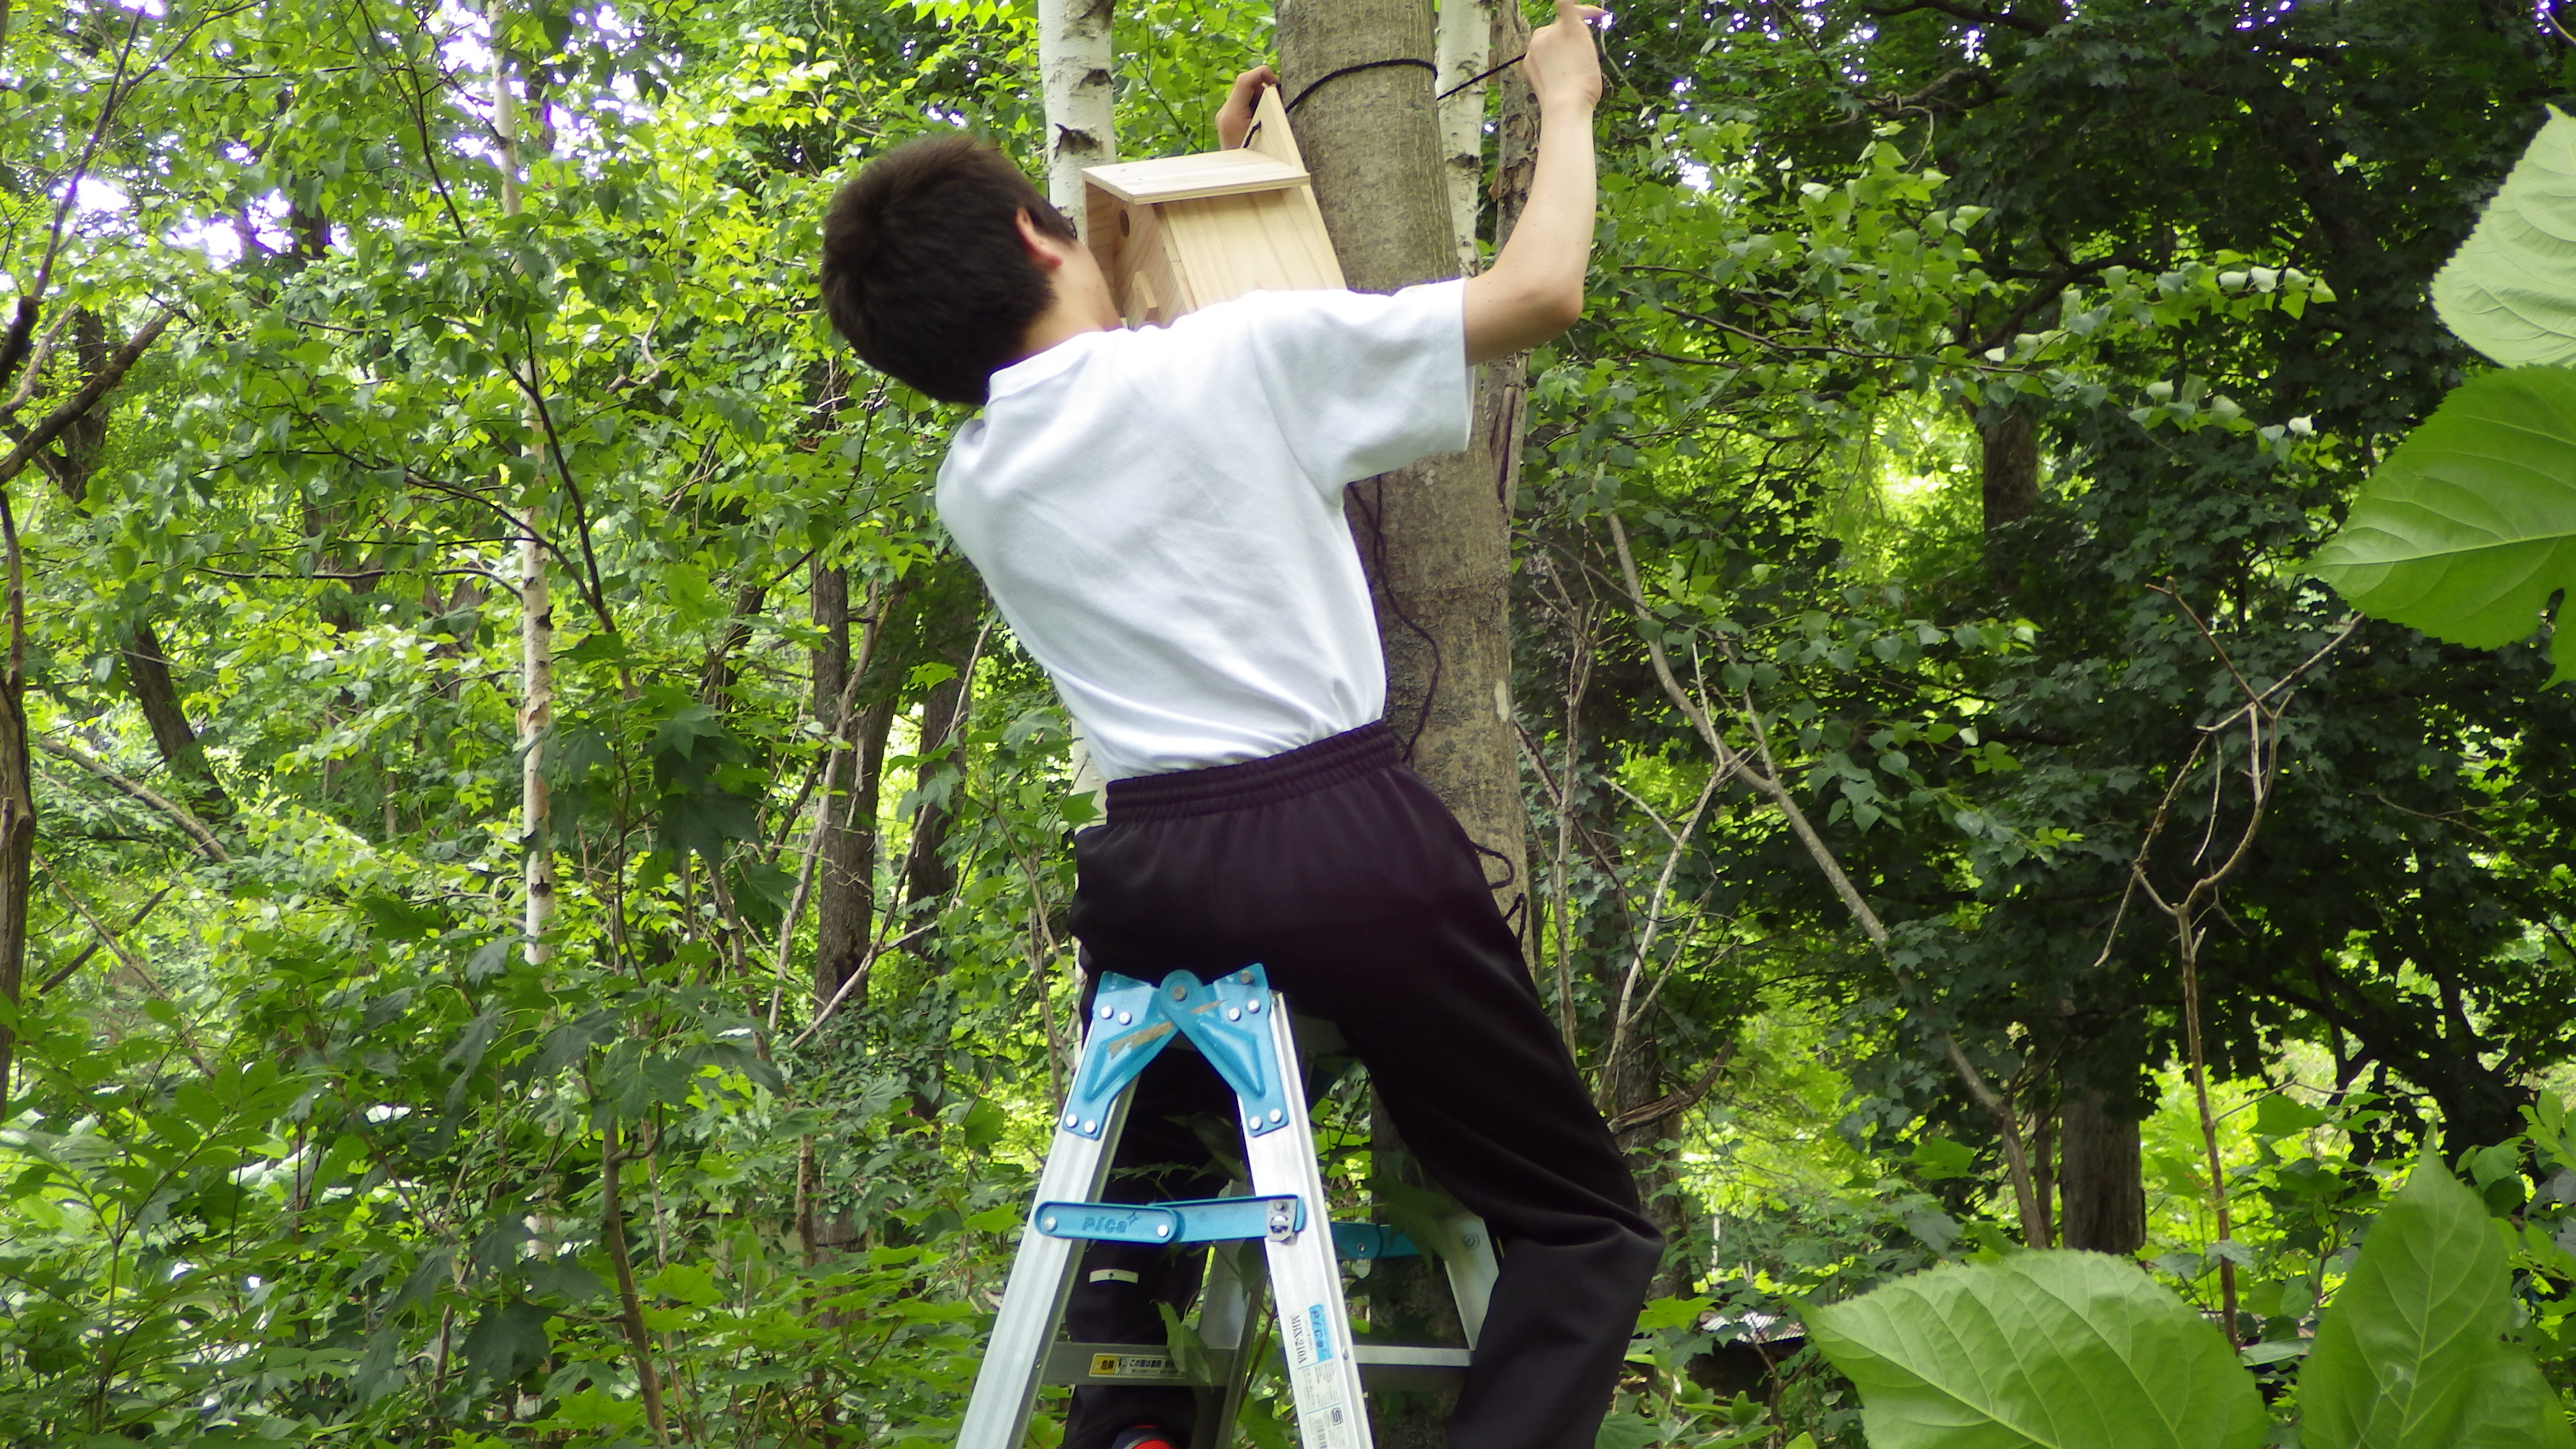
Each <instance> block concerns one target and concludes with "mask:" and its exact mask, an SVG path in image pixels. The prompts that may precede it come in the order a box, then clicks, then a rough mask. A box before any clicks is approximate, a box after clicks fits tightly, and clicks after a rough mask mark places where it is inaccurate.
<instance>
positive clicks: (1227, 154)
mask: <svg viewBox="0 0 2576 1449" xmlns="http://www.w3.org/2000/svg"><path fill="white" fill-rule="evenodd" d="M1082 179H1083V180H1085V181H1087V182H1089V183H1091V184H1092V185H1094V186H1097V187H1099V188H1100V189H1101V190H1103V191H1106V192H1108V193H1109V194H1110V195H1112V196H1115V197H1117V198H1118V199H1119V200H1121V201H1127V202H1136V203H1152V202H1162V201H1187V200H1190V199H1192V198H1195V197H1202V196H1239V195H1241V194H1243V193H1245V192H1248V191H1276V190H1278V189H1280V188H1281V187H1285V186H1296V185H1300V184H1302V183H1303V182H1305V181H1306V180H1307V179H1308V178H1307V174H1306V168H1305V167H1303V166H1297V165H1291V164H1290V163H1288V162H1286V161H1283V160H1280V159H1279V158H1277V157H1275V156H1269V155H1265V154H1263V153H1262V152H1260V151H1257V150H1235V151H1202V152H1199V153H1198V154H1196V155H1191V156H1165V157H1161V158H1159V159H1156V160H1152V161H1122V162H1120V163H1118V164H1117V165H1115V166H1091V167H1086V168H1084V170H1083V173H1082Z"/></svg>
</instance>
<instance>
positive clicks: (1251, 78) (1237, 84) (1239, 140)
mask: <svg viewBox="0 0 2576 1449" xmlns="http://www.w3.org/2000/svg"><path fill="white" fill-rule="evenodd" d="M1277 84H1279V72H1277V71H1275V70H1272V69H1271V68H1270V67H1268V66H1266V65H1256V66H1254V67H1253V68H1252V69H1250V70H1248V71H1245V72H1244V73H1243V74H1241V75H1239V76H1236V77H1235V78H1234V89H1233V90H1231V91H1228V92H1227V93H1226V97H1225V104H1224V105H1221V106H1219V107H1217V108H1216V144H1217V146H1218V148H1219V149H1220V150H1226V151H1231V150H1233V149H1234V148H1235V147H1237V146H1240V145H1242V144H1243V138H1244V137H1246V136H1248V135H1250V134H1252V108H1253V107H1255V106H1257V105H1260V104H1261V88H1262V87H1263V86H1275V85H1277ZM1594 89H1595V90H1598V89H1599V85H1598V83H1597V82H1596V83H1595V85H1594Z"/></svg>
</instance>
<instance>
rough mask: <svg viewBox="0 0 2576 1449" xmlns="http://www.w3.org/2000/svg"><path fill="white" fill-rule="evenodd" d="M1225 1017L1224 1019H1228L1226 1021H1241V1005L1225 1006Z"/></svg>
mask: <svg viewBox="0 0 2576 1449" xmlns="http://www.w3.org/2000/svg"><path fill="white" fill-rule="evenodd" d="M1225 1019H1226V1020H1228V1021H1241V1020H1243V1008H1242V1007H1240V1006H1229V1007H1227V1008H1226V1009H1225Z"/></svg>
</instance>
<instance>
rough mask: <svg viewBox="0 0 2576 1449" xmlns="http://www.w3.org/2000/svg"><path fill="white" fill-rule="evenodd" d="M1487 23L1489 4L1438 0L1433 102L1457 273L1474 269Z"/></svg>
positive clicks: (1481, 0) (1488, 38) (1490, 12)
mask: <svg viewBox="0 0 2576 1449" xmlns="http://www.w3.org/2000/svg"><path fill="white" fill-rule="evenodd" d="M1493 22H1494V16H1493V5H1492V3H1491V0H1442V4H1441V6H1440V20H1439V33H1438V35H1437V36H1436V37H1435V45H1436V47H1437V49H1438V50H1439V52H1440V54H1439V58H1438V62H1437V63H1438V65H1439V67H1440V74H1439V78H1438V82H1437V84H1438V89H1439V91H1440V93H1441V95H1442V96H1443V97H1444V99H1442V100H1440V101H1439V102H1438V105H1439V108H1440V168H1441V179H1442V180H1443V181H1445V182H1446V183H1447V184H1448V188H1449V230H1450V234H1451V235H1452V236H1454V237H1455V238H1456V239H1457V243H1458V270H1460V271H1462V272H1472V271H1474V270H1475V269H1476V211H1477V205H1476V193H1477V191H1478V189H1479V188H1480V187H1482V185H1483V184H1484V180H1485V87H1484V83H1483V82H1481V81H1478V80H1477V79H1476V77H1477V76H1478V75H1479V74H1481V73H1482V72H1483V71H1484V69H1485V64H1486V62H1485V57H1486V54H1487V53H1488V51H1489V50H1490V49H1491V48H1492V27H1493ZM1453 91H1454V92H1456V94H1454V95H1452V94H1450V92H1453Z"/></svg>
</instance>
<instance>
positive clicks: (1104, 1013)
mask: <svg viewBox="0 0 2576 1449" xmlns="http://www.w3.org/2000/svg"><path fill="white" fill-rule="evenodd" d="M1100 1019H1101V1020H1102V1021H1107V1020H1108V1019H1109V1008H1108V1006H1106V1005H1105V1004H1104V1005H1103V1006H1102V1007H1101V1008H1100Z"/></svg>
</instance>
